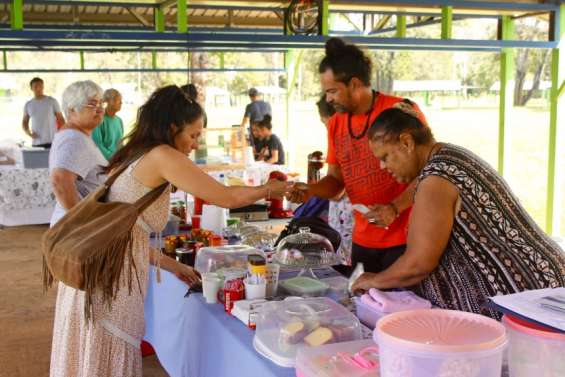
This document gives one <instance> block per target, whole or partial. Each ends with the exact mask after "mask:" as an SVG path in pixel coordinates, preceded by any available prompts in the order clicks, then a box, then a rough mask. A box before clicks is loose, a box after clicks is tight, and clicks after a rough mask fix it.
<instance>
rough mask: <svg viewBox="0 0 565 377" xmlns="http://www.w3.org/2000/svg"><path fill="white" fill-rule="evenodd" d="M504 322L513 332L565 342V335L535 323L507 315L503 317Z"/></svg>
mask: <svg viewBox="0 0 565 377" xmlns="http://www.w3.org/2000/svg"><path fill="white" fill-rule="evenodd" d="M502 322H503V323H504V324H505V325H507V326H508V327H510V328H511V329H513V330H516V331H518V332H521V333H524V334H528V335H531V336H535V337H539V338H546V339H556V340H560V341H565V334H564V333H560V332H558V331H557V330H552V329H548V328H546V327H543V326H540V325H537V324H535V323H531V322H527V321H524V320H522V319H519V318H517V317H513V316H511V315H508V314H505V315H504V316H503V317H502Z"/></svg>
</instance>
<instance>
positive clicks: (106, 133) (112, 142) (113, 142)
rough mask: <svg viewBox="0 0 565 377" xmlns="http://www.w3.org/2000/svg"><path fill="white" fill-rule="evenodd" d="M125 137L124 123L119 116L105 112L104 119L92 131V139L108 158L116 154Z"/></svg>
mask: <svg viewBox="0 0 565 377" xmlns="http://www.w3.org/2000/svg"><path fill="white" fill-rule="evenodd" d="M123 137H124V123H123V122H122V119H121V118H120V117H118V116H113V117H111V116H109V115H108V114H104V120H103V121H102V123H100V124H99V125H98V127H96V128H95V129H94V131H92V139H93V140H94V142H95V143H96V145H97V146H98V148H99V149H100V152H102V154H103V155H104V157H106V160H108V161H109V160H110V158H111V157H112V156H113V155H114V153H115V152H116V150H117V149H118V148H119V147H120V140H121V139H122V138H123Z"/></svg>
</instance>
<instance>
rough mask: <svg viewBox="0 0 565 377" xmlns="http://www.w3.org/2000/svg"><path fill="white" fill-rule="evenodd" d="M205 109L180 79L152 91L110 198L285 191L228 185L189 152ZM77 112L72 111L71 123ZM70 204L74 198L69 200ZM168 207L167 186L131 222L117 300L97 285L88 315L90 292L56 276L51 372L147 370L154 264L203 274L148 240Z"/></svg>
mask: <svg viewBox="0 0 565 377" xmlns="http://www.w3.org/2000/svg"><path fill="white" fill-rule="evenodd" d="M65 93H66V94H68V93H67V91H66V92H65ZM64 97H65V95H64ZM89 100H90V99H89ZM94 100H96V98H95V99H94ZM63 102H64V103H65V101H63ZM75 102H76V101H75ZM73 103H74V102H73ZM76 103H77V105H74V106H72V107H74V108H72V109H70V110H69V111H70V112H72V113H73V114H74V113H78V115H80V114H82V112H83V111H85V112H86V111H91V110H92V109H94V110H96V111H98V110H99V109H100V107H99V105H100V101H99V100H98V102H97V103H96V104H93V105H92V106H90V103H89V102H88V101H86V100H81V101H78V102H76ZM85 107H86V109H85ZM94 110H92V111H94ZM98 112H99V113H101V112H100V111H98ZM85 114H86V115H88V114H90V113H85ZM203 115H204V111H203V109H202V108H201V107H200V105H199V104H198V103H196V102H195V101H193V100H191V99H190V98H188V97H187V96H186V95H185V94H184V93H183V91H182V90H181V89H180V88H178V87H177V86H174V85H172V86H168V87H164V88H161V89H158V90H157V91H155V92H154V93H153V94H152V95H151V97H150V98H149V100H148V101H147V102H146V103H145V104H144V105H143V106H142V107H141V108H140V109H139V112H138V119H137V123H136V125H135V127H134V129H133V131H132V132H131V133H130V135H129V136H128V143H127V144H126V145H125V146H124V147H122V148H121V149H120V150H118V152H117V153H116V154H115V155H114V156H113V158H112V160H111V161H110V162H109V166H108V168H107V170H108V171H109V172H110V173H111V172H112V171H114V170H115V169H117V168H118V167H119V166H122V164H124V163H125V164H128V165H129V166H128V168H127V169H126V170H125V171H124V172H123V173H122V174H121V175H120V176H119V177H118V178H117V179H116V181H115V182H114V184H113V185H112V187H111V188H110V193H109V200H110V201H121V202H129V203H133V202H135V201H136V200H137V199H139V198H140V197H142V196H143V195H144V194H146V193H147V192H149V191H151V190H152V189H153V188H155V187H158V186H161V185H162V184H163V183H165V182H169V183H171V184H174V185H175V186H176V187H178V188H180V189H182V190H183V191H185V192H188V193H191V194H193V195H196V196H198V197H200V198H203V199H204V200H206V201H207V202H209V203H213V204H216V205H219V206H223V207H227V208H234V207H241V206H244V205H247V204H251V203H254V202H256V201H257V200H259V199H262V198H268V197H270V196H279V197H282V195H283V194H284V193H285V192H286V191H287V189H288V187H289V186H288V185H287V184H286V183H285V182H281V181H271V182H268V183H267V184H266V185H263V186H258V187H236V186H233V187H226V186H223V185H221V184H220V183H218V182H216V181H215V180H214V179H213V178H211V177H210V176H208V175H207V174H206V173H204V172H203V171H202V170H200V168H198V167H197V166H196V165H195V164H194V163H192V162H191V161H190V159H188V157H187V155H188V154H189V153H190V152H191V151H192V150H194V149H195V148H196V147H197V146H198V138H199V137H200V135H201V133H202V128H203ZM74 119H75V117H73V116H71V117H69V123H72V122H73V120H74ZM77 119H78V118H77ZM94 148H95V147H94ZM95 149H96V148H95ZM75 163H77V162H76V161H75ZM57 199H58V200H59V197H58V198H57ZM68 209H70V207H69V206H68V207H65V210H68ZM168 214H169V190H165V191H164V192H163V193H162V194H161V195H160V196H159V197H158V198H157V200H156V201H155V202H153V203H152V204H151V205H150V206H149V207H148V208H147V209H146V210H145V211H144V212H143V213H142V215H141V216H140V217H139V218H138V221H137V223H136V224H135V226H134V228H133V231H132V235H133V240H132V243H131V244H132V246H131V248H132V249H131V251H132V255H133V261H134V262H135V266H134V267H135V274H136V277H133V278H131V276H129V274H127V273H124V272H123V271H128V268H129V267H130V262H129V260H128V259H127V258H126V260H125V262H124V265H123V269H122V274H121V277H120V279H119V290H118V292H117V293H116V295H115V297H114V298H113V299H112V301H111V302H110V303H108V302H106V301H104V299H103V295H102V292H98V291H96V290H95V291H94V292H93V294H92V306H91V308H92V315H91V317H90V318H91V319H89V320H87V319H86V318H85V316H84V304H85V292H84V291H79V290H77V289H74V288H71V287H68V286H66V285H65V284H63V283H59V291H58V295H57V305H56V310H55V325H54V330H53V346H52V351H51V370H50V375H51V377H94V376H96V377H141V376H142V363H141V350H140V344H141V339H142V337H143V334H144V332H145V323H144V318H143V304H144V298H145V294H146V292H147V284H148V280H147V279H148V270H149V265H150V264H154V265H157V266H160V268H163V269H165V270H167V271H170V272H172V273H174V274H175V275H176V276H177V277H178V278H179V279H181V280H183V281H185V282H186V283H188V284H193V283H195V282H197V281H198V280H199V278H198V276H197V274H196V273H195V271H194V270H193V268H192V267H189V266H186V265H183V264H180V263H178V262H177V261H175V260H174V259H172V258H169V257H166V256H161V255H160V253H159V252H158V251H157V250H155V249H153V248H151V247H150V245H149V233H150V232H161V231H162V230H163V228H164V227H165V224H166V223H167V219H168ZM158 268H159V267H158ZM157 276H159V270H158V272H157ZM130 278H131V280H133V282H132V281H131V280H130ZM181 299H182V297H181ZM108 304H110V305H108Z"/></svg>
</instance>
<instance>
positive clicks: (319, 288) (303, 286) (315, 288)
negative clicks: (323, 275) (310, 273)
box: [280, 276, 329, 297]
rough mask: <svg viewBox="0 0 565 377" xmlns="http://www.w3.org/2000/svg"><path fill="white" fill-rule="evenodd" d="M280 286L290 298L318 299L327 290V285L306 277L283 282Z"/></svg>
mask: <svg viewBox="0 0 565 377" xmlns="http://www.w3.org/2000/svg"><path fill="white" fill-rule="evenodd" d="M280 286H281V287H282V288H283V289H284V290H285V291H286V292H287V293H289V294H290V295H292V296H300V297H320V296H323V295H324V294H325V293H326V291H327V290H328V288H329V286H328V284H326V283H324V282H323V281H321V280H316V279H312V278H310V277H307V276H298V277H295V278H291V279H287V280H283V281H281V282H280Z"/></svg>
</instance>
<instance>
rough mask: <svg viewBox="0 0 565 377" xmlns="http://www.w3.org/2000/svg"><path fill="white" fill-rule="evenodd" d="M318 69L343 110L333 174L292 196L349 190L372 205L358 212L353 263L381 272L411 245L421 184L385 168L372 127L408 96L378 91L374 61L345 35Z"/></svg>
mask: <svg viewBox="0 0 565 377" xmlns="http://www.w3.org/2000/svg"><path fill="white" fill-rule="evenodd" d="M318 71H319V73H320V81H321V84H322V89H323V91H324V93H325V95H326V100H327V101H328V103H329V104H330V105H332V107H333V108H334V109H335V110H336V111H337V113H336V114H335V115H334V116H332V117H331V118H330V120H329V122H328V153H327V160H326V161H327V163H328V173H327V175H326V176H325V177H324V178H322V179H321V180H320V181H319V182H317V183H314V184H304V183H297V184H295V186H294V190H293V193H292V195H290V200H291V201H295V202H303V201H306V200H308V198H310V197H311V196H317V197H320V198H325V199H331V198H334V197H335V196H336V195H339V194H341V192H342V191H343V190H344V188H345V191H346V193H347V196H348V197H349V200H351V203H353V204H363V205H365V206H367V207H369V208H370V209H371V211H369V212H368V213H366V214H365V215H364V214H362V213H360V212H358V211H354V216H355V224H354V228H353V246H352V255H351V258H352V265H353V266H355V265H356V264H357V263H359V262H361V263H363V264H364V266H365V270H366V271H372V272H379V271H382V270H384V269H386V268H387V267H388V266H390V265H391V264H392V263H394V261H395V260H396V259H397V258H398V257H400V255H402V253H403V252H404V250H405V248H406V228H407V226H408V218H409V216H410V208H411V207H412V200H413V188H414V187H415V182H412V183H409V184H404V183H403V184H401V183H398V182H396V181H395V180H394V178H393V177H392V176H391V175H390V174H389V173H388V172H387V171H385V170H383V169H381V168H380V167H379V161H378V160H377V159H376V158H375V156H374V155H373V154H372V152H371V150H370V149H369V144H368V142H367V131H368V129H369V126H370V125H371V124H372V122H374V120H375V119H376V118H377V116H378V114H380V113H381V112H382V111H383V110H386V109H387V108H390V107H392V106H393V105H394V104H395V103H397V102H400V101H402V100H403V99H402V98H399V97H394V96H390V95H387V94H383V93H379V92H377V91H374V90H372V89H371V76H372V75H371V71H372V64H371V60H370V59H369V57H368V56H367V55H366V54H365V53H364V52H363V51H362V50H361V49H360V48H359V47H357V46H355V45H351V44H346V43H345V42H344V41H343V40H341V39H339V38H330V39H329V40H328V41H327V42H326V54H325V56H324V58H323V59H322V61H321V62H320V65H319V69H318Z"/></svg>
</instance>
